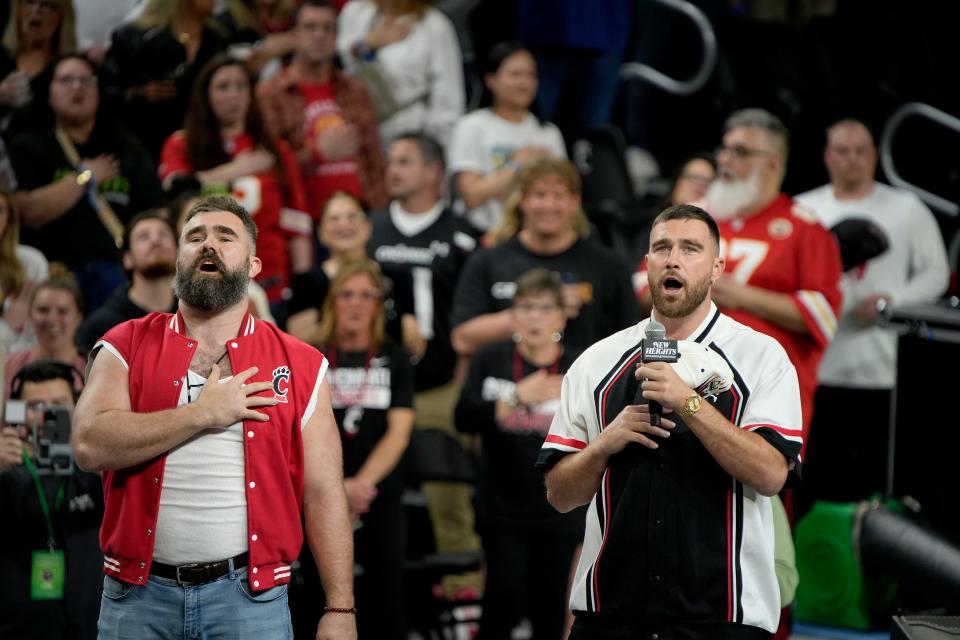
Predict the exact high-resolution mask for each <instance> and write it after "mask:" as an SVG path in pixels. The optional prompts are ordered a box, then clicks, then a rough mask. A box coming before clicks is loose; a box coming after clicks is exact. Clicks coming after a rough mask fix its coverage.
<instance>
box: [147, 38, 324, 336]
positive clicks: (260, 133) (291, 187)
mask: <svg viewBox="0 0 960 640" xmlns="http://www.w3.org/2000/svg"><path fill="white" fill-rule="evenodd" d="M189 174H193V175H194V176H195V177H196V178H197V179H198V180H199V181H200V182H201V183H202V184H203V185H204V186H205V187H206V188H207V189H208V190H211V189H212V190H220V191H224V192H227V193H229V194H230V195H232V196H233V197H234V199H235V200H237V202H239V203H240V204H241V205H243V206H244V208H246V209H247V210H248V211H250V212H251V214H252V215H253V216H254V221H255V222H256V223H257V229H258V230H259V233H260V236H259V248H260V256H261V260H262V262H263V270H262V271H261V272H260V274H259V276H258V277H257V282H258V283H260V285H261V286H262V287H263V288H264V289H265V290H266V292H267V297H268V299H269V300H270V304H271V311H272V313H273V315H274V316H275V317H276V316H277V315H278V313H279V312H280V311H281V307H282V303H283V301H284V299H285V295H286V292H287V291H288V289H289V285H290V275H291V273H300V272H302V271H306V270H307V269H309V268H310V264H311V263H312V261H313V258H312V246H311V241H312V240H311V232H312V230H313V225H312V223H311V220H310V217H309V215H308V214H307V213H305V211H306V208H307V204H306V196H305V194H304V188H303V179H302V177H301V175H300V167H299V166H298V164H297V161H296V157H295V156H294V154H293V151H292V150H291V149H290V147H289V146H288V145H287V143H286V142H284V141H283V140H274V139H273V138H272V137H271V136H270V135H269V134H268V133H267V132H266V130H265V128H264V126H263V121H262V119H261V118H260V112H259V110H258V109H257V105H256V102H255V101H254V99H253V80H252V78H251V76H250V73H249V71H248V70H247V68H246V67H245V66H244V64H243V63H242V62H240V61H239V60H234V59H231V58H230V57H229V56H226V55H223V54H220V55H217V56H215V57H214V58H213V59H212V60H210V62H209V63H207V65H206V66H205V67H204V68H203V69H202V70H201V71H200V75H199V76H198V77H197V86H196V89H195V91H194V94H193V96H192V98H191V101H190V109H189V110H188V111H187V120H186V123H185V129H184V130H183V131H178V132H176V133H174V134H173V135H172V136H170V138H168V139H167V142H166V143H165V144H164V146H163V152H162V153H161V155H160V178H161V180H163V181H164V183H165V184H167V185H169V184H170V183H171V182H172V181H173V180H174V179H175V178H177V177H182V176H186V175H189Z"/></svg>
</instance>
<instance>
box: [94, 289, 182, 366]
mask: <svg viewBox="0 0 960 640" xmlns="http://www.w3.org/2000/svg"><path fill="white" fill-rule="evenodd" d="M167 311H169V312H170V313H176V311H177V300H176V298H174V300H173V305H172V306H171V307H170V308H169V309H167ZM148 313H150V312H149V311H147V310H146V309H144V308H142V307H140V306H139V305H137V303H135V302H134V301H133V300H131V299H130V286H129V285H123V286H122V287H117V289H116V291H114V292H113V295H112V296H110V297H109V298H108V299H107V301H106V302H105V303H103V306H101V307H100V308H99V309H97V310H96V311H94V312H93V313H92V314H90V316H88V317H87V318H86V319H85V320H84V321H83V323H82V324H81V325H80V328H79V329H77V338H76V340H75V342H76V343H77V346H78V347H81V348H82V349H83V350H84V351H87V352H89V351H91V350H92V349H93V345H95V344H96V343H97V340H99V339H100V338H102V337H103V334H105V333H106V332H107V331H109V330H110V329H113V328H114V327H115V326H117V325H118V324H120V323H121V322H126V321H127V320H133V319H135V318H142V317H143V316H145V315H147V314H148Z"/></svg>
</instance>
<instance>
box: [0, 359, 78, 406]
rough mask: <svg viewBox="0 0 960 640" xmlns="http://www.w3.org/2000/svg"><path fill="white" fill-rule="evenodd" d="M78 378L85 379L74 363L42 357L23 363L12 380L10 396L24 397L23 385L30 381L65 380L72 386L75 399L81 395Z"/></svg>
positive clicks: (15, 398) (15, 397)
mask: <svg viewBox="0 0 960 640" xmlns="http://www.w3.org/2000/svg"><path fill="white" fill-rule="evenodd" d="M78 378H79V380H80V381H82V380H83V376H82V375H81V373H80V371H79V370H78V369H77V368H76V367H74V366H73V365H70V364H67V363H66V362H63V361H61V360H57V359H55V358H40V359H39V360H34V361H33V362H30V363H27V364H25V365H23V368H22V369H20V371H18V372H17V375H15V376H14V377H13V380H11V381H10V397H11V398H13V399H14V400H19V399H20V398H21V397H23V385H25V384H27V383H28V382H35V383H36V382H47V381H49V380H63V381H64V382H66V383H67V386H68V387H70V393H72V394H73V399H74V401H76V400H77V396H79V395H80V393H79V391H78V389H77V381H78Z"/></svg>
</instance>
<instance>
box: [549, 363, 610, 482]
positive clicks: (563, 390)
mask: <svg viewBox="0 0 960 640" xmlns="http://www.w3.org/2000/svg"><path fill="white" fill-rule="evenodd" d="M583 358H584V356H581V357H580V358H579V359H578V360H577V361H576V362H574V364H573V366H572V367H570V370H569V371H568V372H567V374H566V375H565V376H564V377H563V383H562V384H561V386H560V408H559V410H558V411H557V412H556V414H554V416H553V423H552V424H551V425H550V431H549V432H548V433H547V437H546V439H545V440H544V442H543V446H542V447H541V448H540V455H539V456H538V457H537V462H536V464H535V466H536V468H538V469H540V470H542V471H544V472H546V471H549V470H550V469H552V468H553V466H554V465H555V464H557V462H559V461H560V459H561V458H563V457H564V456H567V455H569V454H571V453H576V452H577V451H582V450H583V449H585V448H586V447H587V444H589V442H590V433H591V432H593V433H596V427H595V425H596V422H597V419H596V413H595V412H594V409H593V406H592V405H591V404H590V398H591V397H592V394H591V393H590V392H589V391H587V390H584V389H582V388H581V387H582V386H583V385H584V384H585V382H584V378H585V376H584V375H583V373H582V371H581V370H582V368H583V367H582V361H583Z"/></svg>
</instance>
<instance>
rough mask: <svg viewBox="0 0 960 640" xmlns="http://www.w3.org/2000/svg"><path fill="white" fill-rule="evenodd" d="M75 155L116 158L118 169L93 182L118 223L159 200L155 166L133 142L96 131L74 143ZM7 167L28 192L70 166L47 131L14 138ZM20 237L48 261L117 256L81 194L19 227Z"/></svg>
mask: <svg viewBox="0 0 960 640" xmlns="http://www.w3.org/2000/svg"><path fill="white" fill-rule="evenodd" d="M76 147H77V153H79V154H80V157H81V158H94V157H96V156H98V155H100V154H101V153H111V154H113V155H115V156H116V157H117V159H118V160H119V161H120V173H119V175H117V176H116V177H114V178H111V179H110V180H106V181H104V182H102V183H100V184H99V185H98V189H99V191H100V193H102V194H103V196H104V197H105V198H106V199H107V202H109V203H110V206H111V208H112V209H113V212H114V213H115V214H117V217H118V218H119V219H120V222H121V223H123V224H126V223H127V222H129V220H130V218H132V217H133V216H134V215H135V214H136V213H139V212H140V211H144V210H146V209H151V208H153V207H159V206H161V205H162V204H163V203H164V195H163V189H162V188H161V186H160V181H159V179H158V178H157V168H156V166H155V165H154V164H153V161H152V160H150V157H149V156H148V155H147V152H146V151H145V150H144V149H143V147H141V146H140V144H139V143H137V142H136V141H135V140H133V139H132V138H129V137H124V138H121V139H119V140H116V141H114V140H110V139H108V138H106V137H100V136H98V135H97V134H96V133H95V134H94V135H93V136H91V139H90V140H89V141H88V142H87V143H86V144H81V145H76ZM10 151H11V153H10V155H11V157H12V158H13V167H14V170H15V171H16V174H17V182H18V183H19V188H20V189H21V190H22V191H32V190H33V189H38V188H40V187H44V186H47V185H48V184H51V183H53V182H56V181H57V180H59V179H61V178H62V177H63V176H64V175H65V174H68V173H70V172H71V171H73V170H74V166H73V165H72V164H71V163H70V162H69V161H68V160H67V157H66V155H65V154H64V153H63V149H62V148H61V147H60V143H59V142H57V138H56V136H55V135H54V133H53V131H48V132H45V133H26V134H23V135H21V136H18V137H17V138H16V139H15V140H14V142H13V147H12V148H11V150H10ZM20 233H21V236H20V240H21V242H22V243H23V244H27V245H30V246H33V247H36V248H37V249H39V250H40V251H42V252H43V254H44V255H45V256H46V257H47V259H48V260H50V261H54V260H57V261H60V262H64V263H66V264H68V265H75V264H79V263H83V262H87V261H90V260H119V258H120V253H119V251H118V250H117V246H116V244H114V241H113V238H112V237H111V236H110V233H109V232H107V230H106V228H105V227H104V226H103V223H102V222H100V218H99V217H98V216H97V212H96V210H95V209H94V208H93V206H92V205H91V203H90V199H89V198H87V197H85V196H81V197H80V199H79V200H77V203H76V204H75V205H73V207H72V208H70V209H68V210H67V211H66V212H65V213H64V214H63V215H62V216H60V217H59V218H57V219H55V220H53V221H52V222H50V223H48V224H46V225H44V226H43V227H41V228H39V229H30V228H26V227H24V228H23V229H22V230H21V232H20Z"/></svg>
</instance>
